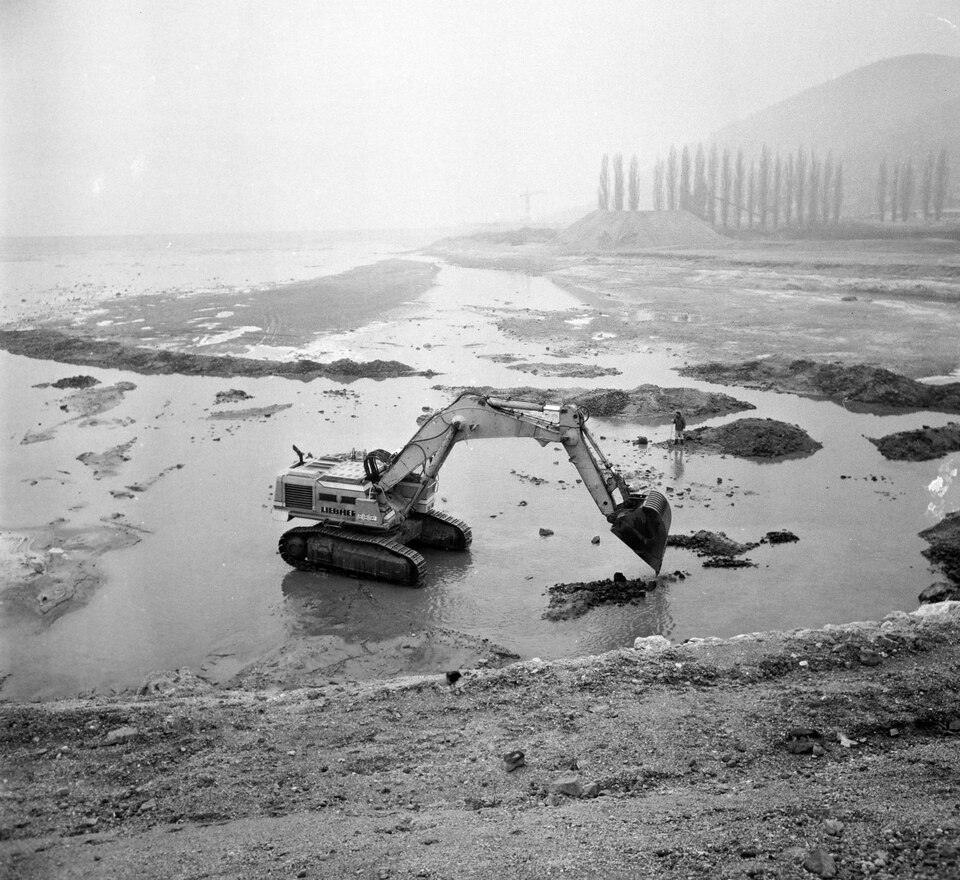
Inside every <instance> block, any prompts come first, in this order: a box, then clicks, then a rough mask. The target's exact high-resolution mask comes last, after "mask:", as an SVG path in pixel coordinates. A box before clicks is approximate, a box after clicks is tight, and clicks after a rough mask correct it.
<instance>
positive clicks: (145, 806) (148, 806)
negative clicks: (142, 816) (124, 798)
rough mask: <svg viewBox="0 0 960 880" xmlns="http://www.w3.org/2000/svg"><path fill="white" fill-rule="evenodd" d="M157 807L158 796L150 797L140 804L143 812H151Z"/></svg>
mask: <svg viewBox="0 0 960 880" xmlns="http://www.w3.org/2000/svg"><path fill="white" fill-rule="evenodd" d="M156 808H157V800H156V798H150V800H148V801H144V802H143V803H142V804H140V812H141V813H149V812H152V811H153V810H155V809H156Z"/></svg>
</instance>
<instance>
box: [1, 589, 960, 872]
mask: <svg viewBox="0 0 960 880" xmlns="http://www.w3.org/2000/svg"><path fill="white" fill-rule="evenodd" d="M958 635H960V604H958V603H949V602H948V603H941V604H939V605H929V606H925V607H924V608H923V609H921V611H918V612H916V613H915V614H912V615H907V614H904V613H902V612H899V613H896V614H893V615H890V616H889V617H888V618H887V619H886V620H885V621H884V622H883V623H882V624H879V625H877V624H851V625H848V626H831V627H826V628H824V629H823V630H814V631H810V630H808V631H798V632H793V633H768V634H753V635H751V636H745V637H740V638H738V639H734V640H730V641H725V642H724V641H720V640H706V641H702V642H693V643H689V644H686V645H683V646H678V647H669V646H667V647H664V646H663V645H662V644H658V643H657V639H656V637H654V638H653V639H652V640H647V641H646V642H641V644H640V647H638V648H637V649H634V650H628V649H625V650H621V651H617V652H612V653H610V654H606V655H602V656H600V657H597V658H590V659H584V660H578V661H559V662H555V663H542V662H539V661H529V662H526V663H522V664H516V665H513V666H510V667H508V668H505V669H500V670H488V671H483V670H471V671H466V672H464V673H463V675H462V676H460V677H459V678H458V677H457V676H456V675H448V676H442V675H441V676H431V677H426V678H407V679H403V680H397V681H392V682H380V683H374V684H370V685H365V686H362V685H329V686H320V687H312V688H308V689H303V690H298V691H293V692H286V693H282V692H277V691H214V690H212V689H211V688H210V687H209V686H208V685H206V684H204V683H202V682H200V681H199V680H197V679H195V678H193V677H192V676H190V675H189V674H171V675H166V676H163V677H160V678H158V679H156V680H154V681H153V682H151V683H150V684H149V685H148V686H146V687H145V688H144V693H143V694H142V695H141V696H140V697H137V698H122V699H116V698H115V699H99V700H92V701H78V702H59V703H49V704H34V705H19V706H4V707H2V708H0V737H2V739H3V754H4V769H3V789H2V799H0V808H2V810H3V839H2V842H0V859H2V861H0V865H2V866H3V870H4V872H5V874H4V876H10V877H22V878H41V877H43V878H49V877H68V876H69V877H77V878H112V877H117V878H120V877H123V878H126V877H131V876H136V877H142V878H167V877H173V876H183V877H185V876H191V877H192V876H206V877H271V876H284V877H342V876H347V875H350V876H360V877H373V878H380V877H390V878H413V877H430V878H464V877H478V878H481V877H484V878H485V877H490V876H492V874H491V871H493V872H495V873H496V875H497V876H504V877H531V878H532V877H544V876H554V875H556V876H561V875H568V876H576V877H597V878H601V877H602V878H611V877H614V878H616V877H636V876H658V877H667V878H672V877H706V876H710V877H745V876H752V877H764V876H766V877H798V878H799V877H807V876H810V874H811V873H813V874H815V875H820V876H840V877H860V876H872V877H898V878H902V877H930V878H934V877H937V878H941V877H948V876H957V872H958V870H960V819H958V815H957V811H956V809H957V808H956V802H957V793H958V788H957V783H956V777H955V774H954V773H953V769H952V768H953V767H955V766H956V762H957V760H958V758H960V746H958V740H957V731H958V729H960V703H958V700H957V696H958V687H960V686H958V684H957V674H956V670H957V668H958V665H960V647H958ZM519 753H522V754H519Z"/></svg>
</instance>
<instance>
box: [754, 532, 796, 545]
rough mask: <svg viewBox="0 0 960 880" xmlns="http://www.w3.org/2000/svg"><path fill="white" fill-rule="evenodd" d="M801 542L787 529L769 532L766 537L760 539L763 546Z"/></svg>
mask: <svg viewBox="0 0 960 880" xmlns="http://www.w3.org/2000/svg"><path fill="white" fill-rule="evenodd" d="M799 540H800V539H799V538H798V537H797V536H796V535H795V534H794V533H793V532H788V531H786V530H785V529H781V530H778V531H773V532H767V533H766V535H764V536H763V537H762V538H761V539H760V543H761V544H792V543H794V542H795V541H799Z"/></svg>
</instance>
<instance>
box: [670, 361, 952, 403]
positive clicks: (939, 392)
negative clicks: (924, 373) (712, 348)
mask: <svg viewBox="0 0 960 880" xmlns="http://www.w3.org/2000/svg"><path fill="white" fill-rule="evenodd" d="M679 372H680V374H681V375H683V376H690V377H692V378H695V379H703V380H705V381H708V382H716V383H718V384H720V385H743V386H744V387H747V388H760V389H763V390H765V391H786V392H789V393H792V394H804V395H807V396H810V397H826V398H827V399H829V400H832V401H833V402H834V403H841V404H848V403H855V404H862V405H863V406H862V407H858V409H861V408H862V409H865V410H874V411H875V410H881V411H882V410H891V409H896V410H904V409H929V410H936V411H937V412H948V413H960V382H953V383H950V384H949V385H925V384H923V383H922V382H917V381H915V380H914V379H909V378H907V377H906V376H901V375H898V374H897V373H894V372H891V371H890V370H885V369H883V368H882V367H871V366H869V365H867V364H853V365H851V366H845V365H843V364H824V363H817V362H816V361H808V360H788V359H786V358H776V357H773V358H767V359H764V360H755V361H746V362H744V363H740V364H721V363H710V364H698V365H696V366H692V367H684V368H683V369H681V370H680V371H679Z"/></svg>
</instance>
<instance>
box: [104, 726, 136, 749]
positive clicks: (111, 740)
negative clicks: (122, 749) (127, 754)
mask: <svg viewBox="0 0 960 880" xmlns="http://www.w3.org/2000/svg"><path fill="white" fill-rule="evenodd" d="M139 733H140V731H139V730H137V728H136V727H133V726H131V725H129V724H128V725H124V726H123V727H117V728H114V729H113V730H111V731H110V732H109V733H108V734H107V736H106V739H105V740H104V745H108V746H112V745H116V744H117V743H121V742H126V741H127V740H128V739H133V738H134V737H135V736H137V735H138V734H139Z"/></svg>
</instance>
